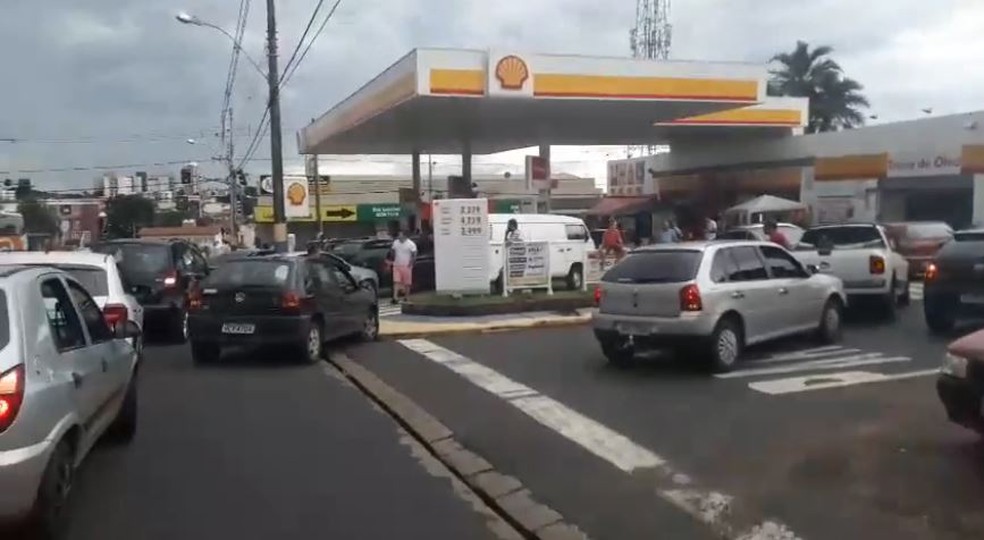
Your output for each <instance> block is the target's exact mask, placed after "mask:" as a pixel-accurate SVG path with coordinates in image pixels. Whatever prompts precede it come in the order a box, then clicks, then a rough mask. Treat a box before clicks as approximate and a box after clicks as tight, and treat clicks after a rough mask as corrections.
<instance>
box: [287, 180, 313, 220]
mask: <svg viewBox="0 0 984 540" xmlns="http://www.w3.org/2000/svg"><path fill="white" fill-rule="evenodd" d="M284 215H285V217H288V218H298V217H308V216H309V215H311V208H310V205H309V204H308V185H307V181H306V179H305V181H300V180H289V181H287V185H286V186H284Z"/></svg>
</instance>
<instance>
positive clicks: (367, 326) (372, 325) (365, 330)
mask: <svg viewBox="0 0 984 540" xmlns="http://www.w3.org/2000/svg"><path fill="white" fill-rule="evenodd" d="M359 337H360V338H361V339H362V341H376V340H378V339H379V309H377V308H376V307H375V306H373V307H372V308H371V309H370V310H369V313H368V314H367V315H366V319H365V321H363V323H362V332H361V333H360V334H359Z"/></svg>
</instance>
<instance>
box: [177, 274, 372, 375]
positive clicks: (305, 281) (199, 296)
mask: <svg viewBox="0 0 984 540" xmlns="http://www.w3.org/2000/svg"><path fill="white" fill-rule="evenodd" d="M189 308H190V316H189V319H188V331H189V332H188V335H189V340H190V341H191V354H192V358H193V360H194V361H195V363H198V364H202V363H208V362H212V361H215V360H217V359H218V358H219V355H220V353H221V350H222V347H223V346H225V345H245V346H268V345H269V346H273V347H277V348H279V349H278V350H285V351H287V353H288V354H289V355H290V356H291V357H292V358H296V359H298V360H301V361H304V362H310V363H313V362H317V361H318V360H319V359H321V355H322V351H323V346H324V344H325V343H326V342H327V341H330V340H333V339H337V338H340V337H345V336H350V335H359V336H360V337H361V338H362V339H363V340H366V341H371V340H375V339H376V338H377V337H378V335H379V305H378V302H377V300H376V296H375V295H374V294H372V293H371V292H370V291H367V290H365V289H364V288H362V287H359V286H358V284H357V283H356V281H355V279H353V278H352V275H351V274H349V273H348V272H346V271H345V270H344V269H343V268H341V267H340V266H339V265H336V264H329V263H326V262H324V261H321V260H318V258H317V257H309V256H306V255H261V256H255V257H245V258H239V259H234V260H230V261H227V262H225V263H224V264H222V265H221V266H219V267H217V268H216V269H215V270H214V271H213V272H212V274H211V275H210V276H209V277H208V278H206V279H205V280H204V281H203V282H202V284H201V287H200V288H199V289H196V293H195V294H194V295H193V296H192V297H191V299H190V302H189Z"/></svg>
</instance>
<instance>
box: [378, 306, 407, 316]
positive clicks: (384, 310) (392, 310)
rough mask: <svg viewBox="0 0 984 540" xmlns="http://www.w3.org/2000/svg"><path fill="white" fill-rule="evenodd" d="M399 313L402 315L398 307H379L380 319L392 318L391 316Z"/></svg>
mask: <svg viewBox="0 0 984 540" xmlns="http://www.w3.org/2000/svg"><path fill="white" fill-rule="evenodd" d="M400 313H402V311H400V306H394V305H385V306H379V316H380V317H392V316H393V315H399V314H400Z"/></svg>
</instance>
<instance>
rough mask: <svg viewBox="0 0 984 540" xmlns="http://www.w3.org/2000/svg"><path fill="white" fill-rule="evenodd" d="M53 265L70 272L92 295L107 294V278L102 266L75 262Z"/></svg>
mask: <svg viewBox="0 0 984 540" xmlns="http://www.w3.org/2000/svg"><path fill="white" fill-rule="evenodd" d="M53 266H54V267H55V268H59V269H61V270H64V271H66V272H68V273H69V274H71V276H72V277H74V278H75V279H76V280H77V281H78V282H79V284H80V285H82V286H83V287H85V290H87V291H89V294H91V295H92V296H106V295H107V294H109V279H108V278H107V276H106V271H105V270H103V269H102V268H99V267H98V266H86V265H77V264H56V265H53Z"/></svg>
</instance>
